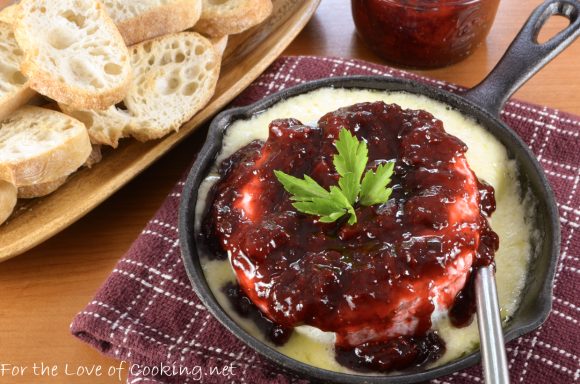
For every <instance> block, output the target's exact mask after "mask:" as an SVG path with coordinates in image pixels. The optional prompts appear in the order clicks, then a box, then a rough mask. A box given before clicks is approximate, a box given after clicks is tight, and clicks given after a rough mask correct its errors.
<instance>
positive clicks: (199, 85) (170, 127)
mask: <svg viewBox="0 0 580 384" xmlns="http://www.w3.org/2000/svg"><path fill="white" fill-rule="evenodd" d="M131 62H132V65H133V74H134V77H133V80H132V82H131V86H130V87H129V92H128V94H127V96H126V97H125V99H124V100H123V105H119V106H116V107H111V108H109V109H107V110H106V111H90V110H75V109H73V108H70V107H69V106H66V105H61V109H62V110H63V111H64V112H65V113H68V114H71V115H72V116H74V117H76V118H78V119H79V120H81V121H82V122H84V123H85V125H86V126H87V128H88V131H89V135H90V136H91V140H92V142H93V143H98V144H107V145H111V146H113V147H116V146H117V145H118V142H119V139H120V138H122V137H128V136H133V137H135V138H137V139H138V140H141V141H146V140H152V139H158V138H160V137H163V136H165V135H167V134H168V133H169V132H171V131H177V130H179V128H180V127H181V125H182V124H183V123H184V122H186V121H188V120H189V119H191V117H192V116H193V115H195V114H196V113H197V112H198V111H199V110H200V109H201V108H203V107H204V106H205V105H206V104H207V102H208V101H209V100H210V99H211V97H212V96H213V93H214V91H215V86H216V83H217V79H218V76H219V70H220V55H219V54H218V52H217V51H216V49H215V48H214V46H213V45H212V44H211V43H210V42H209V41H208V40H207V39H206V38H204V37H203V36H201V35H200V34H198V33H195V32H182V33H177V34H173V35H167V36H163V37H160V38H157V39H153V40H149V41H146V42H143V43H140V44H137V45H135V46H133V47H131Z"/></svg>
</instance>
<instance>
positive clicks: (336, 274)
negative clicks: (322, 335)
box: [202, 102, 498, 371]
mask: <svg viewBox="0 0 580 384" xmlns="http://www.w3.org/2000/svg"><path fill="white" fill-rule="evenodd" d="M343 127H345V128H347V129H349V130H350V131H351V132H353V133H354V134H355V135H356V136H357V137H358V138H359V140H366V141H367V143H368V147H369V160H370V161H369V164H368V167H369V168H373V167H376V165H377V164H380V163H382V162H385V161H395V162H396V167H395V174H394V176H393V182H392V183H391V185H392V188H393V194H392V196H391V199H390V200H389V201H388V202H387V203H385V204H382V205H377V206H372V207H362V206H357V207H355V208H356V212H357V217H358V222H357V223H356V224H355V225H353V226H350V225H348V224H347V223H346V222H345V220H339V221H338V222H336V223H332V224H323V223H320V222H318V221H317V219H316V217H315V216H311V215H304V214H300V213H298V212H296V211H295V209H294V208H293V207H292V205H291V201H290V199H289V195H288V194H287V193H286V192H285V191H284V189H283V188H282V186H281V185H280V183H279V182H278V181H277V180H276V178H275V176H274V173H273V171H274V170H282V171H284V172H286V173H289V174H292V175H295V176H297V177H302V176H303V175H304V174H307V175H310V176H311V177H313V178H314V179H315V180H316V181H318V182H319V183H320V184H321V185H323V186H324V187H326V188H328V187H329V186H330V185H335V184H336V183H337V179H338V175H337V174H336V172H335V170H334V167H333V165H332V157H333V155H334V154H335V152H336V150H335V147H334V141H335V140H336V138H337V136H338V132H339V131H340V129H342V128H343ZM466 150H467V148H466V146H465V144H463V142H461V141H460V140H459V139H457V138H456V137H454V136H451V135H449V134H447V133H446V132H445V130H444V128H443V124H442V122H441V121H439V120H437V119H435V118H434V117H433V116H432V115H431V114H429V113H427V112H424V111H417V110H403V109H401V108H400V107H399V106H397V105H395V104H391V105H387V104H385V103H383V102H375V103H361V104H356V105H353V106H351V107H347V108H342V109H340V110H338V111H335V112H332V113H329V114H326V115H325V116H323V117H322V118H321V119H320V120H319V122H318V124H317V126H315V127H310V126H305V125H303V124H302V123H301V122H299V121H297V120H294V119H285V120H276V121H274V122H272V123H271V125H270V134H269V138H268V140H267V141H266V142H262V141H254V142H252V143H250V144H249V145H247V146H246V147H244V148H242V149H240V150H239V151H237V152H236V153H235V154H234V155H232V156H231V157H230V158H228V159H226V160H225V161H224V162H223V163H222V164H221V166H220V170H219V173H220V176H221V179H220V181H218V182H217V183H216V184H215V185H214V187H213V189H212V193H211V195H210V199H209V200H208V202H209V204H208V209H207V212H206V215H205V220H204V225H203V230H202V233H203V236H204V237H205V242H206V243H207V244H209V245H210V247H211V248H212V253H213V254H214V255H216V257H225V255H226V254H227V255H229V257H230V260H231V264H232V266H233V268H234V271H235V272H236V276H237V279H238V281H239V283H240V286H241V290H242V291H243V293H244V295H245V297H247V298H248V299H249V300H250V301H251V302H252V303H253V305H255V306H256V307H257V308H259V310H260V311H261V313H262V314H264V315H265V316H266V317H267V318H268V319H269V320H271V321H272V322H273V323H275V324H276V325H278V326H279V327H280V329H291V328H293V327H295V326H298V325H303V324H307V325H311V326H314V327H316V328H319V329H321V330H323V331H328V332H335V333H336V352H337V360H338V361H339V362H340V363H342V364H346V365H348V366H350V367H351V368H354V369H359V370H375V371H389V370H392V369H402V368H405V367H408V366H413V365H420V364H422V363H425V362H427V361H431V360H433V359H435V358H437V357H438V356H439V355H440V354H441V353H442V351H443V350H444V346H443V343H442V342H441V340H439V339H438V337H437V336H436V335H434V334H433V333H432V332H431V331H430V330H431V325H432V324H431V316H432V315H433V314H434V312H438V311H447V310H448V309H450V308H451V307H452V306H453V304H454V303H455V302H456V300H455V298H456V296H457V295H458V294H459V295H460V296H461V295H462V294H463V295H464V296H469V295H468V294H465V293H464V292H462V289H463V287H464V285H465V283H466V281H467V280H468V278H469V275H470V271H471V270H472V268H475V267H477V266H481V265H487V264H489V263H491V262H492V261H493V255H494V251H495V250H496V249H497V247H498V239H497V236H496V235H495V233H493V232H492V231H491V229H490V228H489V226H488V224H487V219H486V216H488V215H490V214H491V213H492V212H493V210H494V209H495V203H494V196H493V189H492V188H491V187H489V186H486V185H484V184H482V183H480V182H479V181H478V180H477V178H476V176H475V175H474V173H473V172H472V171H471V170H470V168H469V166H468V164H467V161H466V160H465V156H464V154H465V151H466ZM245 300H247V299H245ZM463 301H464V302H463ZM463 301H462V302H461V303H458V304H459V305H456V306H454V307H453V310H454V311H455V312H457V314H458V315H457V318H458V319H460V318H461V319H463V320H462V321H463V322H466V321H469V319H470V317H471V314H472V313H471V312H470V311H471V303H470V302H469V300H463ZM462 321H457V323H458V324H461V323H462Z"/></svg>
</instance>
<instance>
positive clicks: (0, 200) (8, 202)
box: [0, 180, 17, 224]
mask: <svg viewBox="0 0 580 384" xmlns="http://www.w3.org/2000/svg"><path fill="white" fill-rule="evenodd" d="M16 196H17V189H16V187H15V186H14V185H12V184H10V183H9V182H7V181H4V180H0V224H2V223H3V222H5V221H6V219H7V218H8V217H10V215H11V214H12V211H14V207H15V206H16Z"/></svg>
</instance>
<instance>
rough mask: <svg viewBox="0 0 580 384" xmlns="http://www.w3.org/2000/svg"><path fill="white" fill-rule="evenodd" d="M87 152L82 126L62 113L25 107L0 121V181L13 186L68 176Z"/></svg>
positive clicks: (89, 147) (87, 137)
mask: <svg viewBox="0 0 580 384" xmlns="http://www.w3.org/2000/svg"><path fill="white" fill-rule="evenodd" d="M90 153H91V143H90V140H89V136H88V134H87V131H86V129H85V127H84V125H83V124H82V123H81V122H80V121H78V120H76V119H73V118H71V117H69V116H67V115H65V114H63V113H60V112H56V111H51V110H48V109H44V108H40V107H33V106H24V107H22V108H20V109H19V110H17V111H16V112H14V113H13V114H11V115H10V117H8V118H7V119H5V120H3V121H1V122H0V180H4V181H8V182H9V183H12V184H14V185H15V186H16V187H22V186H29V185H32V184H39V183H46V182H50V181H54V180H56V179H58V178H61V177H63V176H67V175H69V174H71V173H72V172H73V171H75V170H76V169H77V168H79V167H80V166H81V165H83V163H84V162H85V160H86V159H87V158H88V157H89V154H90Z"/></svg>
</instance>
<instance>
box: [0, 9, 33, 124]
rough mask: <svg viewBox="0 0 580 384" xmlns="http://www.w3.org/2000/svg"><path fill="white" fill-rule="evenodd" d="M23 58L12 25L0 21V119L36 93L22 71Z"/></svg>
mask: <svg viewBox="0 0 580 384" xmlns="http://www.w3.org/2000/svg"><path fill="white" fill-rule="evenodd" d="M9 8H12V7H9ZM4 12H5V11H4V10H3V11H2V12H0V14H3V13H4ZM23 58H24V53H23V52H22V50H21V49H20V47H19V46H18V43H17V42H16V39H15V38H14V33H13V31H12V26H11V25H10V24H6V23H4V22H2V21H0V120H2V119H3V118H4V117H6V116H8V115H9V114H10V113H11V112H13V111H14V110H16V109H17V108H18V107H20V106H21V105H24V104H26V102H27V101H28V100H29V99H30V98H31V97H32V96H33V95H34V94H35V93H36V92H34V91H33V90H32V89H30V87H29V86H28V79H27V78H26V76H24V74H23V73H22V72H20V64H21V62H22V59H23Z"/></svg>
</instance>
